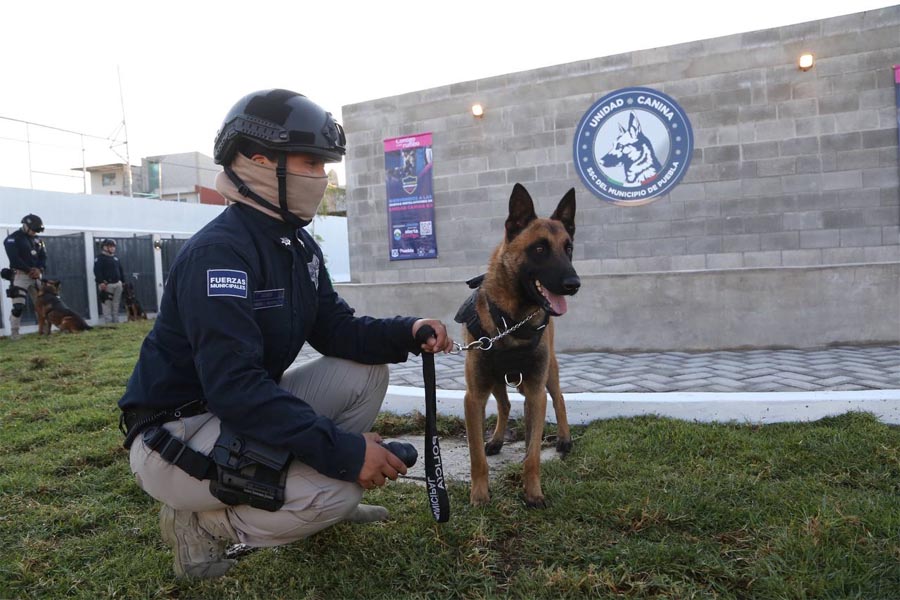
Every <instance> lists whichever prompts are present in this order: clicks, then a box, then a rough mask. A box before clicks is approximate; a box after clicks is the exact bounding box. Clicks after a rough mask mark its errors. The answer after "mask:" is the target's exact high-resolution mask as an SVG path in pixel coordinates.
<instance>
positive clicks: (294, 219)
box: [223, 154, 309, 227]
mask: <svg viewBox="0 0 900 600" xmlns="http://www.w3.org/2000/svg"><path fill="white" fill-rule="evenodd" d="M286 161H287V159H286V158H285V156H284V154H281V156H279V158H278V172H280V174H279V173H278V172H276V174H277V175H278V203H279V204H280V206H276V205H274V204H272V203H271V202H269V201H268V200H266V199H265V198H263V197H262V196H260V195H259V194H257V193H256V192H254V191H253V190H251V189H250V188H249V187H247V184H246V183H244V181H243V180H242V179H241V178H240V176H239V175H238V174H237V173H235V172H234V169H232V168H231V166H230V165H229V166H226V167H224V169H223V170H224V171H225V174H226V175H227V176H228V178H229V179H230V180H231V182H232V183H233V184H234V185H235V187H236V188H237V190H238V193H240V195H241V196H243V197H245V198H249V199H251V200H253V201H254V202H256V203H257V204H259V205H260V206H262V207H263V208H267V209H269V210H273V211H275V212H277V213H278V214H279V215H281V219H282V220H283V221H284V222H285V223H287V224H288V225H292V226H293V227H306V226H307V225H309V221H305V220H303V219H301V218H300V217H298V216H297V215H295V214H294V213H292V212H290V211H289V210H287V185H286V179H287V177H286V176H285V174H286V173H287V168H286V167H285V163H286Z"/></svg>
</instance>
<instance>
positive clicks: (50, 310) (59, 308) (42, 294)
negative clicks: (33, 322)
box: [35, 279, 93, 335]
mask: <svg viewBox="0 0 900 600" xmlns="http://www.w3.org/2000/svg"><path fill="white" fill-rule="evenodd" d="M59 288H60V282H59V280H58V279H42V280H41V285H40V286H39V287H38V293H37V303H36V304H35V312H36V313H37V322H38V333H39V334H46V335H50V330H51V329H53V325H56V326H57V327H58V328H59V330H60V331H63V332H66V333H72V332H78V331H86V330H88V329H93V328H92V327H91V326H90V325H88V324H87V323H86V322H85V320H84V319H83V318H82V317H81V315H79V314H78V313H77V312H75V311H74V310H72V309H71V308H69V307H68V306H66V305H65V303H64V302H63V301H62V300H60V299H59Z"/></svg>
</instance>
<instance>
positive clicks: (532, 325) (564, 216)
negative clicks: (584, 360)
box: [456, 183, 581, 508]
mask: <svg viewBox="0 0 900 600" xmlns="http://www.w3.org/2000/svg"><path fill="white" fill-rule="evenodd" d="M574 236H575V189H574V188H573V189H571V190H569V191H568V192H567V193H566V195H565V196H563V198H562V200H560V202H559V205H558V206H557V207H556V210H555V211H554V213H553V214H552V215H551V216H550V218H549V219H541V218H538V216H537V215H536V214H535V212H534V202H533V201H532V199H531V196H530V195H529V194H528V191H526V189H525V188H524V187H523V186H521V185H520V184H518V183H517V184H516V185H515V187H513V191H512V194H511V195H510V198H509V217H508V218H507V219H506V235H505V236H504V239H503V242H502V243H501V244H500V245H499V246H498V247H497V248H496V250H494V253H493V254H492V256H491V259H490V262H489V263H488V270H487V273H485V274H484V275H483V276H482V277H477V278H475V279H473V280H471V281H470V282H469V285H470V286H471V287H477V286H478V284H479V283H480V287H478V289H477V290H476V291H475V292H474V293H473V294H472V295H471V296H470V297H469V299H468V300H467V301H466V302H465V303H464V304H463V306H462V307H461V308H460V310H459V312H458V313H457V315H456V320H457V321H459V322H460V323H465V324H466V326H465V328H464V331H463V338H464V339H465V341H466V344H467V345H470V344H472V343H473V342H475V341H476V340H481V343H480V344H476V346H475V347H472V346H470V347H469V350H468V352H467V353H466V369H465V371H466V395H465V415H466V435H467V437H468V440H469V458H470V460H471V463H472V473H471V475H472V489H471V492H470V496H469V500H470V501H471V503H472V504H473V505H476V506H478V505H483V504H486V503H487V502H488V501H489V500H490V494H489V492H488V466H487V458H486V455H487V454H491V455H493V454H497V453H498V452H500V449H501V448H502V447H503V438H504V434H505V432H506V426H507V422H508V419H509V408H510V404H509V396H508V395H507V387H510V388H516V389H518V391H519V392H520V393H521V394H522V395H524V396H525V444H526V456H525V467H524V484H525V502H526V504H527V505H528V506H530V507H534V508H544V507H545V506H546V502H545V500H544V494H543V492H542V491H541V474H540V468H541V456H540V454H541V440H542V438H543V433H544V421H545V418H546V413H547V392H548V391H549V392H550V397H551V398H552V399H553V409H554V411H555V412H556V422H557V431H558V437H557V442H556V450H557V451H558V452H560V453H562V454H563V455H565V454H567V453H568V452H569V451H570V450H571V449H572V436H571V433H570V432H569V422H568V420H567V418H566V406H565V402H564V401H563V395H562V393H561V391H560V387H559V365H558V363H557V361H556V354H555V353H554V350H553V320H552V319H551V317H559V316H562V315H563V314H565V312H566V308H567V307H566V298H565V297H566V296H570V295H572V294H575V293H576V292H577V291H578V288H579V287H580V286H581V280H580V279H579V278H578V274H577V273H576V272H575V268H574V267H573V266H572V249H573V246H572V241H573V238H574ZM492 393H493V395H494V398H495V399H496V400H497V413H498V416H497V427H496V428H495V429H494V433H493V436H492V437H491V439H490V441H488V443H487V444H485V443H484V414H485V407H486V405H487V400H488V396H489V395H491V394H492Z"/></svg>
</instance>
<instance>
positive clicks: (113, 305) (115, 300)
mask: <svg viewBox="0 0 900 600" xmlns="http://www.w3.org/2000/svg"><path fill="white" fill-rule="evenodd" d="M106 291H107V292H109V293H110V294H112V298H110V299H109V300H107V301H106V302H104V303H103V321H104V322H105V323H118V322H119V304H120V303H121V302H122V282H121V281H117V282H116V283H107V284H106Z"/></svg>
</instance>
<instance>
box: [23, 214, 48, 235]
mask: <svg viewBox="0 0 900 600" xmlns="http://www.w3.org/2000/svg"><path fill="white" fill-rule="evenodd" d="M22 225H24V226H25V227H27V228H28V229H30V230H31V231H33V232H35V233H41V232H42V231H44V222H43V221H42V220H41V218H40V217H39V216H37V215H25V216H24V217H22Z"/></svg>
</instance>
